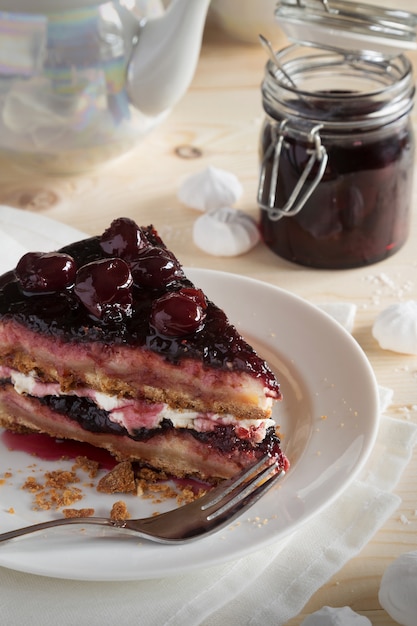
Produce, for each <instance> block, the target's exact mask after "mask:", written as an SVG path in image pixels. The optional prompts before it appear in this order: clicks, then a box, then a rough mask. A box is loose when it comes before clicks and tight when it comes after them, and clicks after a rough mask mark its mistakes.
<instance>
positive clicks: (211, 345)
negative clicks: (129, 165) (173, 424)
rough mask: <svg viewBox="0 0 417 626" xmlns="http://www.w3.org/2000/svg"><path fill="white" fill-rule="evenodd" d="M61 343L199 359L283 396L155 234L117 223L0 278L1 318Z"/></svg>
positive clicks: (29, 257)
mask: <svg viewBox="0 0 417 626" xmlns="http://www.w3.org/2000/svg"><path fill="white" fill-rule="evenodd" d="M8 316H11V317H13V318H15V319H17V320H18V321H19V323H22V324H25V325H26V326H28V327H29V328H31V329H33V330H34V331H35V332H41V333H45V334H48V335H53V336H57V337H60V338H61V339H62V340H63V341H69V342H71V341H77V342H103V343H110V344H111V343H115V344H121V343H123V344H128V345H132V346H146V348H147V349H149V350H152V351H154V352H158V353H159V354H161V355H163V356H164V358H166V359H167V360H169V361H171V362H174V363H178V362H179V361H180V360H181V359H182V358H196V359H200V360H202V361H203V362H204V363H207V364H208V365H210V366H211V367H217V368H220V369H225V370H230V368H231V367H232V368H235V369H238V370H243V371H248V372H251V374H254V375H255V376H257V377H260V378H262V380H263V382H264V384H265V387H267V388H269V389H270V390H271V391H272V392H273V393H274V394H276V393H279V387H278V383H277V381H276V379H275V376H274V375H273V374H272V372H271V371H270V370H269V368H268V367H267V365H266V364H265V362H264V361H263V360H262V359H261V358H260V357H258V355H257V354H256V352H255V351H254V350H253V348H252V347H251V346H249V345H248V344H247V343H246V342H245V341H244V339H243V338H242V337H241V336H240V335H239V333H238V332H237V331H236V329H235V328H234V327H233V326H232V325H231V324H230V323H229V322H228V320H227V318H226V316H225V314H224V312H223V311H221V309H219V308H218V307H216V306H215V305H214V304H213V303H212V302H210V301H208V300H206V298H205V296H204V294H203V292H202V291H201V290H200V289H196V288H195V287H194V285H193V284H192V283H191V282H190V281H189V280H188V279H187V277H186V276H185V275H184V272H183V270H182V267H181V265H180V263H179V261H178V259H177V258H176V257H175V256H174V254H173V253H172V252H170V251H168V250H167V249H166V247H165V245H164V243H163V242H162V240H161V239H160V237H159V235H158V233H157V232H156V230H155V229H154V228H153V227H152V226H148V227H138V226H137V225H136V224H135V222H133V221H132V220H129V219H128V218H119V219H117V220H114V222H112V224H111V225H110V227H109V228H108V229H107V230H106V231H105V232H104V233H103V235H102V236H101V237H90V238H89V239H84V240H82V241H77V242H75V243H73V244H70V245H68V246H65V247H64V248H61V250H59V251H58V252H53V253H41V252H30V253H28V254H25V255H24V256H23V257H22V258H21V260H20V261H19V263H18V265H17V267H16V269H15V271H14V272H8V273H7V274H4V275H3V276H2V277H0V318H7V317H8Z"/></svg>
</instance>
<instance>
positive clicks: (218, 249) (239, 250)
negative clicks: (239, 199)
mask: <svg viewBox="0 0 417 626" xmlns="http://www.w3.org/2000/svg"><path fill="white" fill-rule="evenodd" d="M193 239H194V243H195V244H196V246H198V247H199V248H200V249H201V250H203V251H204V252H207V254H212V255H213V256H225V257H230V256H238V255H239V254H244V253H245V252H248V251H249V250H250V249H251V248H253V247H254V246H255V245H256V244H257V243H258V241H259V230H258V227H257V225H256V223H255V221H254V220H253V219H252V218H251V217H250V216H249V215H247V214H246V213H244V212H243V211H240V210H239V209H232V208H230V207H222V208H220V209H215V210H214V211H209V212H208V213H204V214H203V215H201V216H200V217H198V218H197V219H196V221H195V222H194V228H193Z"/></svg>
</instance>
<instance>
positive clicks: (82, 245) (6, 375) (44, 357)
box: [0, 218, 288, 481]
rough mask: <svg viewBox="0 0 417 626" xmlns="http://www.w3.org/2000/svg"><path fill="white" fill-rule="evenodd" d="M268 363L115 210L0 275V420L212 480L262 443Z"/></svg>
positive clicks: (243, 462) (145, 231)
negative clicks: (95, 226) (91, 231)
mask: <svg viewBox="0 0 417 626" xmlns="http://www.w3.org/2000/svg"><path fill="white" fill-rule="evenodd" d="M280 397H281V394H280V390H279V385H278V382H277V379H276V377H275V375H274V374H273V372H272V371H271V370H270V368H269V367H268V365H267V364H266V363H265V361H264V360H262V359H261V358H260V357H259V356H258V355H257V354H256V352H255V351H254V350H253V348H252V347H251V346H249V345H248V343H247V342H246V341H245V340H244V339H243V338H242V337H241V336H240V334H239V333H238V331H237V330H236V328H235V327H234V326H232V325H231V324H230V322H229V321H228V319H227V317H226V315H225V313H224V312H223V311H222V310H221V309H219V308H218V307H217V306H216V305H215V304H213V302H211V301H210V300H209V299H208V298H207V297H206V296H205V295H204V293H203V292H202V291H201V289H198V288H197V287H195V286H194V285H193V284H192V283H191V282H190V281H189V280H188V279H187V277H186V276H185V274H184V271H183V269H182V267H181V265H180V263H179V261H178V260H177V258H176V257H175V256H174V254H173V253H172V252H170V251H169V250H168V249H167V248H166V246H165V245H164V243H163V242H162V240H161V238H160V237H159V236H158V233H157V232H156V230H155V229H154V228H153V227H152V226H148V227H139V226H137V224H136V223H135V222H134V221H132V220H130V219H128V218H119V219H116V220H114V221H113V222H112V224H111V225H110V227H109V228H108V229H107V230H106V231H105V232H104V233H103V234H102V235H101V236H97V237H91V238H88V239H84V240H82V241H79V242H76V243H73V244H71V245H68V246H65V247H64V248H61V249H60V250H59V251H58V252H50V253H41V252H29V253H27V254H25V255H24V256H23V257H22V258H21V259H20V261H19V263H18V264H17V266H16V268H15V269H14V270H13V271H10V272H8V273H7V274H4V275H3V276H2V277H1V278H0V425H1V426H3V427H5V428H8V429H13V430H29V431H36V432H43V433H47V434H49V435H50V436H51V437H55V438H70V439H74V440H78V441H82V442H88V443H90V444H93V445H95V446H99V447H103V448H106V449H108V450H109V451H110V452H111V453H112V454H113V455H114V456H115V457H116V458H117V459H119V460H127V459H130V460H134V461H139V462H140V463H142V464H145V465H148V466H150V467H152V468H155V469H157V470H163V471H165V472H168V473H170V474H172V475H175V476H177V477H184V476H196V477H199V478H201V479H204V480H209V481H217V480H218V479H221V478H227V477H229V476H232V475H234V474H236V473H237V472H238V471H239V470H240V469H241V468H242V467H246V466H247V465H249V464H252V463H254V462H255V461H256V459H257V458H258V457H260V456H261V455H263V454H265V453H266V452H269V453H270V454H271V455H272V456H273V457H277V458H278V459H279V460H280V464H281V465H282V467H283V468H286V467H287V465H288V461H287V459H286V457H285V456H284V454H283V453H282V451H281V448H280V440H279V438H278V436H277V433H276V428H275V423H274V421H273V420H272V419H271V418H270V416H271V408H272V404H273V402H274V401H276V400H278V399H280Z"/></svg>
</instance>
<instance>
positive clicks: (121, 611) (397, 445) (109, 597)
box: [0, 236, 417, 626]
mask: <svg viewBox="0 0 417 626" xmlns="http://www.w3.org/2000/svg"><path fill="white" fill-rule="evenodd" d="M2 239H4V236H3V237H0V240H2ZM6 239H7V237H6ZM6 244H7V245H8V246H9V248H8V250H9V254H12V253H13V254H14V253H15V252H16V248H13V242H11V241H9V240H7V241H1V245H6ZM3 250H4V248H3ZM8 267H10V265H8ZM351 306H352V305H346V307H351ZM337 313H338V317H339V318H340V319H344V320H348V324H346V325H350V324H351V321H352V320H351V313H352V310H351V308H349V309H348V308H346V310H344V309H343V306H342V308H341V306H339V307H338V311H337ZM380 395H381V405H382V411H384V409H386V408H387V404H389V403H390V401H391V399H392V393H391V390H388V389H385V388H381V389H380ZM416 441H417V425H416V424H413V423H411V422H407V421H400V420H397V419H393V418H391V417H389V416H388V415H383V416H381V421H380V428H379V434H378V437H377V441H376V445H375V448H374V450H373V452H372V454H371V456H370V458H369V460H368V462H367V464H366V466H365V468H364V469H363V470H362V471H361V473H360V475H359V477H358V478H357V479H356V480H354V482H353V483H352V484H351V485H350V486H349V487H348V488H347V489H346V490H345V492H344V493H343V494H342V496H341V497H339V498H338V499H337V500H336V501H335V502H334V503H333V504H331V505H330V506H329V507H327V509H325V510H324V511H323V512H321V513H320V514H319V515H317V516H316V517H315V518H313V519H312V520H311V521H310V522H308V523H306V524H305V525H304V526H303V527H302V528H301V529H300V530H298V531H297V532H296V533H295V534H294V535H293V536H291V537H290V538H287V539H285V541H281V542H280V543H277V544H275V545H274V544H272V545H271V546H269V547H268V548H266V549H263V550H262V551H259V552H256V553H253V554H250V555H249V556H246V557H244V558H241V559H239V560H237V561H234V562H231V563H226V564H223V565H220V566H217V567H211V568H207V569H205V570H202V571H196V572H193V573H191V574H185V575H181V574H179V575H178V576H177V577H174V578H167V579H161V580H150V581H138V582H112V583H108V582H100V583H95V582H84V581H83V582H80V581H68V580H60V579H52V578H45V577H41V576H33V575H30V574H24V573H20V572H15V571H12V570H8V569H5V568H0V623H1V624H8V625H10V626H21V625H26V624H30V625H31V626H52V625H53V626H55V625H56V624H59V626H74V624H78V625H80V626H84V625H88V626H114V624H120V625H121V626H138V625H140V626H197V625H199V626H202V625H204V626H224V625H225V624H227V625H228V626H235V625H236V626H237V625H239V626H265V625H273V626H283V625H284V624H285V623H286V622H287V621H288V620H289V619H290V618H292V617H294V616H295V615H297V614H298V613H299V612H300V610H301V609H302V608H303V606H304V605H305V603H306V602H307V601H308V600H309V598H310V597H311V596H312V595H313V594H314V593H315V591H316V590H317V589H318V588H320V587H321V586H322V585H323V584H324V583H326V581H328V580H329V578H330V577H331V576H332V575H333V574H335V573H336V572H337V571H338V570H340V568H341V567H342V566H343V565H344V564H345V563H346V562H347V561H348V560H349V559H351V558H352V557H353V556H355V555H356V554H358V553H359V551H360V550H361V549H362V548H363V547H364V546H365V545H366V543H367V542H368V541H369V540H370V539H371V538H372V536H373V535H374V534H375V532H376V531H377V530H378V529H379V528H380V527H381V526H382V525H383V524H384V522H385V520H386V519H387V518H388V517H389V516H390V515H391V514H392V513H393V512H394V511H395V510H396V508H398V506H399V504H400V498H399V496H397V495H395V494H393V493H392V490H393V488H394V487H395V485H396V484H397V483H398V481H399V479H400V477H401V474H402V472H403V470H404V469H405V467H406V466H407V464H408V462H409V460H410V458H411V454H412V450H413V447H414V445H415V443H416ZM0 497H1V492H0ZM39 558H40V559H42V555H41V554H40V555H39Z"/></svg>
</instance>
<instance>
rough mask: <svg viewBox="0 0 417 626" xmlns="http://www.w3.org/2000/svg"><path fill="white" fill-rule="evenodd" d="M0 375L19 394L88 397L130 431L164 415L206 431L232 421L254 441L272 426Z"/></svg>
mask: <svg viewBox="0 0 417 626" xmlns="http://www.w3.org/2000/svg"><path fill="white" fill-rule="evenodd" d="M0 378H3V379H4V378H7V379H10V380H11V382H12V384H13V386H14V390H15V391H16V392H17V393H19V394H21V395H30V396H35V397H37V398H42V397H45V396H65V395H67V396H77V397H84V398H89V399H90V400H92V401H93V402H95V404H96V405H97V406H98V407H99V408H100V409H103V410H104V411H107V413H108V417H109V419H110V421H112V422H114V423H117V424H119V425H120V426H123V427H124V428H126V430H127V431H128V432H129V433H133V432H134V431H135V430H138V429H140V428H148V429H153V428H159V427H160V426H161V423H162V421H163V420H164V419H168V420H171V422H172V424H173V426H174V427H175V428H190V429H194V430H196V431H197V432H208V431H211V430H214V428H215V427H216V426H219V425H220V426H228V425H233V426H235V427H236V434H237V436H238V437H239V438H240V439H250V440H252V441H253V442H255V443H259V442H261V441H262V440H263V439H264V438H265V434H266V430H267V429H268V428H269V427H270V426H275V422H274V421H273V420H272V419H265V420H255V419H253V420H237V419H236V417H234V416H233V415H231V414H218V413H201V412H197V411H192V410H186V409H185V410H182V409H181V410H179V409H173V408H171V407H170V406H168V405H167V404H165V403H162V402H161V403H158V404H149V403H147V402H145V401H142V400H135V399H129V398H118V397H117V396H111V395H107V394H105V393H101V392H98V391H94V390H93V389H89V388H87V387H81V388H78V389H76V390H74V391H70V392H63V391H62V389H61V386H60V385H59V384H58V383H43V382H41V381H40V380H39V379H38V378H37V377H36V375H35V373H31V374H28V375H27V374H22V373H21V372H18V371H16V370H13V369H11V368H8V367H3V366H0Z"/></svg>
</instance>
